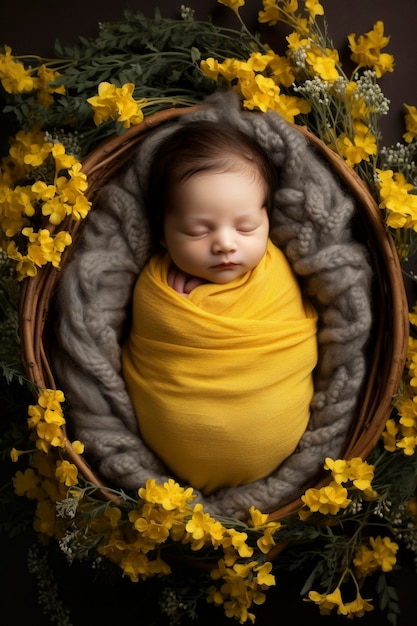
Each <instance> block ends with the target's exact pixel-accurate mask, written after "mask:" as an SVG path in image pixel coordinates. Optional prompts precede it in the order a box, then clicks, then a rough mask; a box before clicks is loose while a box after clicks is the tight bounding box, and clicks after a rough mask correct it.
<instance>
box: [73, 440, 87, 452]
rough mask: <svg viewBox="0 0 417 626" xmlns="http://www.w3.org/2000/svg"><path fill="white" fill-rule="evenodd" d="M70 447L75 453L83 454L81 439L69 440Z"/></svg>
mask: <svg viewBox="0 0 417 626" xmlns="http://www.w3.org/2000/svg"><path fill="white" fill-rule="evenodd" d="M71 447H72V449H73V450H74V452H76V453H77V454H83V452H84V444H83V443H82V442H81V441H78V439H76V440H75V441H72V442H71Z"/></svg>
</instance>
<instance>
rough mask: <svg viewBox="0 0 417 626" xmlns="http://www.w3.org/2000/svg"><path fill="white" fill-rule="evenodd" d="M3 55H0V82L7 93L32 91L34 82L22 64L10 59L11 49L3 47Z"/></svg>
mask: <svg viewBox="0 0 417 626" xmlns="http://www.w3.org/2000/svg"><path fill="white" fill-rule="evenodd" d="M4 49H5V54H0V81H1V84H2V85H3V88H4V89H5V91H7V93H24V92H28V91H33V89H34V88H35V81H34V79H33V77H32V76H31V73H30V71H29V70H27V69H26V68H25V67H24V65H23V64H22V63H19V62H18V61H15V60H14V59H13V57H12V49H11V48H10V47H9V46H5V48H4Z"/></svg>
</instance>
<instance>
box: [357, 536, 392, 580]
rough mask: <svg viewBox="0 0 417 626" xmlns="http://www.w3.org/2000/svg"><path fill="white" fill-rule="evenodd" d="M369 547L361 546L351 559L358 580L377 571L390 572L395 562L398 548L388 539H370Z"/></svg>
mask: <svg viewBox="0 0 417 626" xmlns="http://www.w3.org/2000/svg"><path fill="white" fill-rule="evenodd" d="M369 545H370V547H368V546H366V545H361V546H360V547H359V549H358V550H357V552H356V555H355V558H354V559H353V564H354V565H355V568H356V573H357V575H358V577H359V578H364V577H365V576H368V575H369V574H372V572H374V571H376V570H378V569H381V570H382V571H383V572H390V571H391V570H392V568H393V567H394V565H395V563H396V562H397V557H396V553H397V552H398V549H399V546H398V544H397V543H395V542H394V541H391V539H390V538H389V537H370V538H369Z"/></svg>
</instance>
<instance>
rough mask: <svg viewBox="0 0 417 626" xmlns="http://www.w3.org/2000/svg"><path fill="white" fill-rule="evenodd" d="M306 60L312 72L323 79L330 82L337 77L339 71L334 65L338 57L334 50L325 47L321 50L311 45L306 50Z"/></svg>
mask: <svg viewBox="0 0 417 626" xmlns="http://www.w3.org/2000/svg"><path fill="white" fill-rule="evenodd" d="M306 61H307V63H308V64H309V65H310V67H311V68H312V69H313V72H314V74H316V75H317V76H320V78H322V79H323V80H325V81H328V82H330V83H332V82H334V81H335V80H336V79H337V78H339V71H338V69H337V67H336V63H338V61H339V57H338V53H337V51H336V50H330V49H326V50H325V51H324V52H323V51H321V50H319V49H317V48H315V47H312V48H310V49H308V50H307V57H306Z"/></svg>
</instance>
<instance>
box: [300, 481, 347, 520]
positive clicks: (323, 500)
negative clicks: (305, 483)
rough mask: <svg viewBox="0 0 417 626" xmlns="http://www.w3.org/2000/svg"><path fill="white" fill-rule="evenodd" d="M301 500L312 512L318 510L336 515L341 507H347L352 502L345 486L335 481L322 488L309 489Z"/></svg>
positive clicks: (325, 513)
mask: <svg viewBox="0 0 417 626" xmlns="http://www.w3.org/2000/svg"><path fill="white" fill-rule="evenodd" d="M301 500H302V501H303V502H304V504H306V505H307V506H308V508H309V510H310V511H311V512H313V513H314V512H316V511H318V512H319V513H322V515H328V514H330V515H336V513H338V512H339V510H340V509H345V508H346V507H348V506H349V504H350V503H351V500H350V499H349V498H348V492H347V489H345V487H342V486H341V485H339V483H337V482H335V481H333V482H331V483H330V484H329V485H326V486H325V487H321V488H320V489H316V488H312V489H308V490H307V491H306V492H305V494H304V495H303V496H301Z"/></svg>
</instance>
